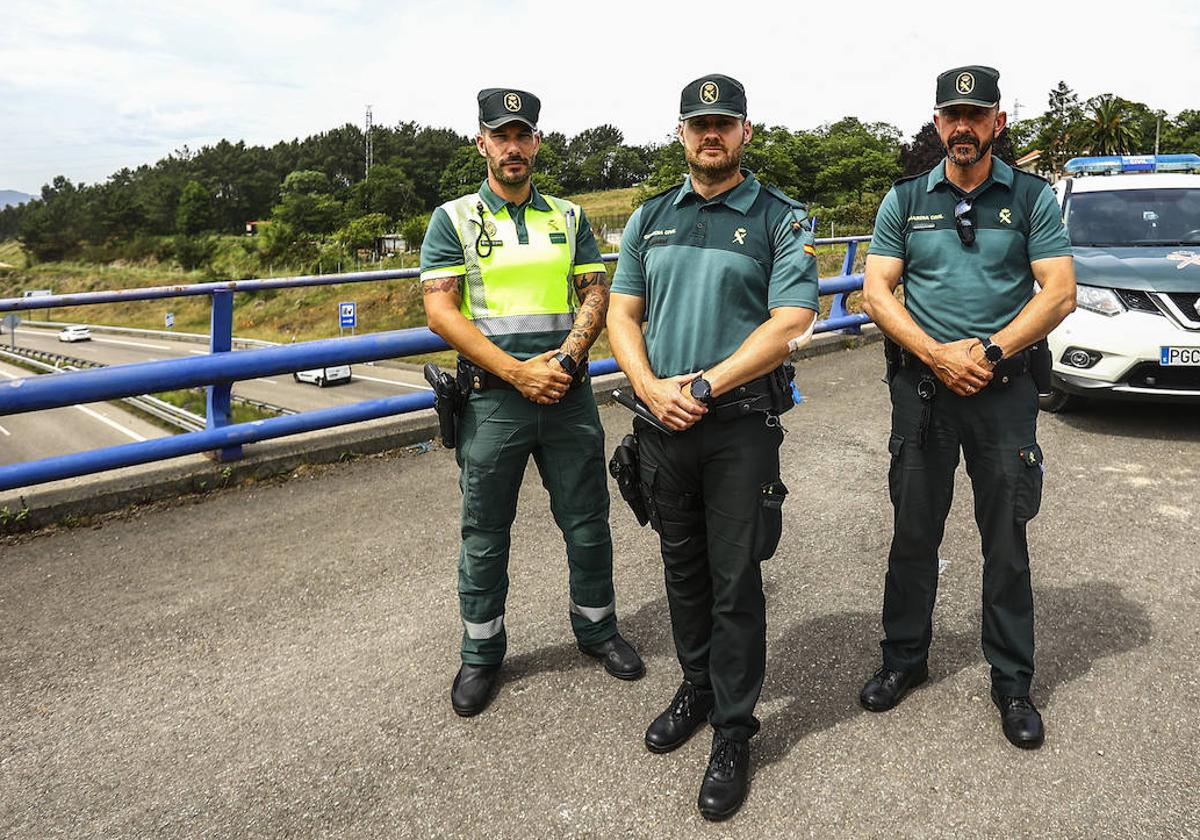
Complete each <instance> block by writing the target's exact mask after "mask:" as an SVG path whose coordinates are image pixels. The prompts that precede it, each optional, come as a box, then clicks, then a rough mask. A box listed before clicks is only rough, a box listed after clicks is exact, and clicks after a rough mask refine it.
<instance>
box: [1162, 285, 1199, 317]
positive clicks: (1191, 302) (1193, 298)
mask: <svg viewBox="0 0 1200 840" xmlns="http://www.w3.org/2000/svg"><path fill="white" fill-rule="evenodd" d="M1167 297H1169V298H1170V299H1171V303H1173V304H1175V305H1176V306H1178V307H1179V311H1180V312H1182V313H1183V314H1184V315H1186V316H1187V317H1188V319H1189V320H1192V321H1200V312H1198V311H1196V303H1197V301H1200V293H1197V292H1167Z"/></svg>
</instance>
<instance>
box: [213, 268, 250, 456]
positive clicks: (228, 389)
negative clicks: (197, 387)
mask: <svg viewBox="0 0 1200 840" xmlns="http://www.w3.org/2000/svg"><path fill="white" fill-rule="evenodd" d="M232 349H233V292H231V291H228V290H217V291H214V292H213V293H212V320H211V322H210V324H209V345H208V350H209V352H210V353H228V352H230V351H231V350H232ZM206 391H207V392H208V396H207V400H206V403H207V405H206V411H205V413H204V417H205V426H206V427H207V428H209V429H218V428H220V427H222V426H229V425H231V424H232V423H233V400H232V399H231V397H232V394H233V383H232V382H218V383H215V384H213V385H209V386H208V387H207V388H206ZM210 457H211V458H213V459H214V460H216V461H236V460H238V459H240V458H241V457H242V447H241V446H227V447H225V448H224V449H218V450H216V451H214V452H212V453H210Z"/></svg>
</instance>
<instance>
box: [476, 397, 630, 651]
mask: <svg viewBox="0 0 1200 840" xmlns="http://www.w3.org/2000/svg"><path fill="white" fill-rule="evenodd" d="M455 452H456V454H457V458H458V465H459V467H460V468H461V474H460V477H459V487H460V488H461V489H462V495H463V507H462V551H461V553H460V554H459V561H458V603H459V611H460V614H461V615H462V622H463V638H462V661H463V662H466V663H468V664H471V665H496V664H499V663H500V662H501V661H502V660H503V659H504V652H505V648H506V645H507V634H506V632H505V629H504V604H505V600H506V598H507V596H508V553H509V543H510V540H509V529H510V528H511V526H512V523H513V519H514V518H515V517H516V515H517V495H518V493H519V492H520V489H521V481H522V479H523V478H524V476H525V466H526V464H527V463H528V461H529V456H530V455H533V459H534V462H535V463H536V464H537V467H538V472H539V473H540V474H541V477H542V484H543V486H545V488H546V490H547V491H549V493H550V510H551V512H552V513H553V515H554V521H555V522H556V523H557V524H558V527H559V530H561V531H562V535H563V539H564V540H565V541H566V544H567V566H568V569H569V572H570V607H569V609H570V616H571V627H572V629H573V630H574V631H575V637H576V639H578V640H579V642H580V643H581V644H585V645H593V644H598V643H599V642H602V641H604V640H606V639H608V638H611V637H612V636H613V635H615V634H616V632H617V619H616V604H615V600H614V597H613V582H612V541H611V539H610V537H609V531H608V478H607V475H606V473H605V464H604V430H603V429H602V428H601V426H600V416H599V414H598V412H597V411H596V400H595V398H594V397H593V395H592V391H591V388H589V387H587V386H586V385H585V386H583V387H578V388H575V389H573V390H571V391H568V392H567V395H566V396H565V397H563V399H562V400H560V401H559V402H558V403H556V404H554V405H546V406H543V405H538V404H536V403H533V402H530V401H529V400H527V399H525V398H524V397H522V396H521V395H520V394H519V393H518V392H517V391H514V390H510V389H508V388H491V389H488V390H485V391H476V392H473V393H471V395H470V397H469V398H468V400H467V404H466V407H465V408H464V411H463V416H462V419H461V423H460V426H459V442H458V448H457V449H456V450H455Z"/></svg>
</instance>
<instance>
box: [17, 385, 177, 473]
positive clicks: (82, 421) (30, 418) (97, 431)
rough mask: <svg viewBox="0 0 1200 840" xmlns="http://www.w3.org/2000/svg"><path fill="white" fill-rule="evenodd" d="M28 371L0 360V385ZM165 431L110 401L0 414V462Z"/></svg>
mask: <svg viewBox="0 0 1200 840" xmlns="http://www.w3.org/2000/svg"><path fill="white" fill-rule="evenodd" d="M28 375H29V372H28V371H26V370H22V369H21V368H18V367H14V366H13V365H10V364H7V363H4V362H0V386H2V383H4V382H7V381H8V380H10V379H18V378H20V377H24V376H28ZM168 434H170V433H169V432H167V431H166V430H164V429H160V428H158V427H157V426H154V425H152V424H151V423H148V422H147V421H145V420H142V419H141V418H140V417H137V416H135V415H133V414H131V413H129V412H128V411H124V410H122V409H120V408H118V407H117V406H115V405H112V404H110V403H92V404H89V405H77V406H71V407H69V408H55V409H50V410H47V411H34V412H30V413H28V414H12V415H8V416H3V417H0V464H16V463H20V462H22V461H33V460H36V459H38V458H49V457H50V456H52V455H66V454H69V453H71V452H83V451H86V450H89V449H99V448H101V447H105V446H117V445H119V444H122V443H132V442H134V441H139V440H149V439H151V438H160V437H166V436H167V435H168Z"/></svg>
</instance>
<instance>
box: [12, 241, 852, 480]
mask: <svg viewBox="0 0 1200 840" xmlns="http://www.w3.org/2000/svg"><path fill="white" fill-rule="evenodd" d="M869 239H870V237H869V236H852V237H838V238H831V239H818V240H816V244H817V245H833V244H845V245H846V246H847V253H846V257H845V259H844V261H843V264H842V272H841V274H839V275H836V276H834V277H828V278H821V281H820V294H821V295H823V296H824V295H833V296H834V299H833V301H832V302H831V306H830V313H829V317H828V318H826V319H823V320H820V321H818V322H817V323H816V325H815V327H814V332H816V333H825V332H837V331H843V332H848V333H857V332H859V328H860V327H861V326H862V325H863V324H866V323H869V322H870V318H869V317H867V316H866V315H865V314H861V313H850V312H848V311H847V309H846V300H847V298H848V296H849V295H850V293H852V292H854V291H857V290H859V289H861V288H862V283H863V276H862V274H861V273H858V274H855V273H853V268H854V261H855V257H856V256H857V249H858V244H859V243H860V242H864V241H867V240H869ZM603 259H604V261H605V262H615V261H616V259H617V255H616V254H606V255H605V256H604V258H603ZM419 275H420V271H419V270H418V269H415V268H410V269H398V270H390V271H366V272H355V273H350V274H331V275H308V276H302V277H279V278H270V279H265V280H245V281H237V282H227V283H196V284H192V285H179V286H157V287H151V288H143V289H122V290H117V291H106V292H87V293H81V294H72V295H48V296H42V297H29V298H6V299H0V312H16V311H27V310H34V309H48V308H51V307H53V308H59V307H65V306H89V305H95V304H103V303H116V302H127V301H140V300H155V299H160V298H177V297H191V296H199V295H207V296H209V297H210V298H211V300H212V317H211V331H210V340H209V351H210V352H209V354H208V355H206V356H199V357H196V358H181V359H164V360H160V361H153V362H144V363H137V364H127V365H114V366H111V367H104V368H97V369H91V370H77V371H70V372H66V373H60V374H55V375H44V376H40V375H32V376H28V377H23V378H20V379H14V380H11V381H9V382H7V383H2V384H0V416H4V415H9V414H19V413H23V412H29V411H39V410H42V409H49V408H61V407H63V406H70V405H76V404H82V403H89V402H100V401H105V400H115V399H121V398H124V397H130V396H137V395H142V394H149V393H155V392H159V391H169V390H175V389H181V388H195V387H201V386H203V387H205V388H207V392H208V393H207V411H206V428H205V429H204V430H203V431H195V432H186V433H183V434H179V435H174V436H172V437H167V438H160V439H156V440H147V441H141V442H138V443H128V444H123V445H120V446H111V447H105V448H102V449H93V450H90V451H87V452H77V453H73V454H70V455H56V456H54V457H50V458H42V459H39V460H36V461H27V462H24V463H19V464H10V465H6V466H0V491H3V490H12V489H15V488H18V487H26V486H29V485H34V484H42V483H45V482H47V481H56V480H58V479H63V478H73V477H76V476H81V475H88V474H91V473H97V472H103V471H105V470H112V469H118V468H120V467H129V466H134V465H136V464H145V463H148V462H151V461H160V460H165V459H168V458H177V457H179V456H182V455H192V454H196V453H201V452H212V451H216V452H217V453H219V455H218V457H220V458H221V459H222V460H233V459H237V458H240V457H241V455H242V451H241V448H242V446H244V445H245V444H248V443H256V442H258V441H263V440H271V439H274V438H280V437H286V436H288V435H295V434H301V433H304V432H311V431H316V430H319V429H328V428H331V427H333V426H341V425H346V424H350V423H360V422H363V421H366V420H375V419H378V418H381V417H390V416H393V415H397V414H405V413H408V412H411V411H419V410H421V409H425V408H431V407H432V406H433V395H432V394H430V393H419V394H403V395H400V396H395V397H388V398H386V399H378V400H367V401H364V402H358V403H354V404H352V405H344V406H336V407H333V408H324V409H319V410H316V411H305V412H301V413H298V414H293V415H289V416H285V417H273V418H269V419H265V420H256V421H253V422H250V423H238V424H233V423H231V421H230V411H231V389H232V386H233V383H234V382H237V381H240V380H244V379H250V378H254V377H263V376H272V375H277V374H282V373H294V372H296V371H300V370H310V369H313V368H321V367H332V366H335V365H343V364H351V363H356V362H369V361H378V360H381V359H394V358H399V357H404V356H413V355H418V354H421V353H432V352H436V351H440V350H447V349H449V347H448V345H447V344H446V342H445V341H443V340H442V339H441V338H439V337H438V336H436V335H434V334H433V333H432V332H431V331H430V330H429V329H427V328H424V327H421V328H416V329H408V330H395V331H390V332H381V333H374V334H370V335H362V336H353V337H349V338H332V339H322V340H319V341H307V342H301V343H297V344H290V345H279V346H275V347H267V348H263V349H253V350H242V351H239V352H237V353H233V352H230V351H231V350H232V348H233V296H234V294H236V293H239V292H241V293H253V292H258V291H264V290H268V289H289V288H298V287H303V286H327V285H335V284H341V283H363V282H380V281H387V280H415V279H417V278H418V277H419ZM588 370H589V373H590V374H591V375H592V376H600V375H603V374H608V373H615V372H616V371H617V363H616V360H615V359H611V358H610V359H599V360H597V361H594V362H592V363H591V364H590V365H589V366H588Z"/></svg>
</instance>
